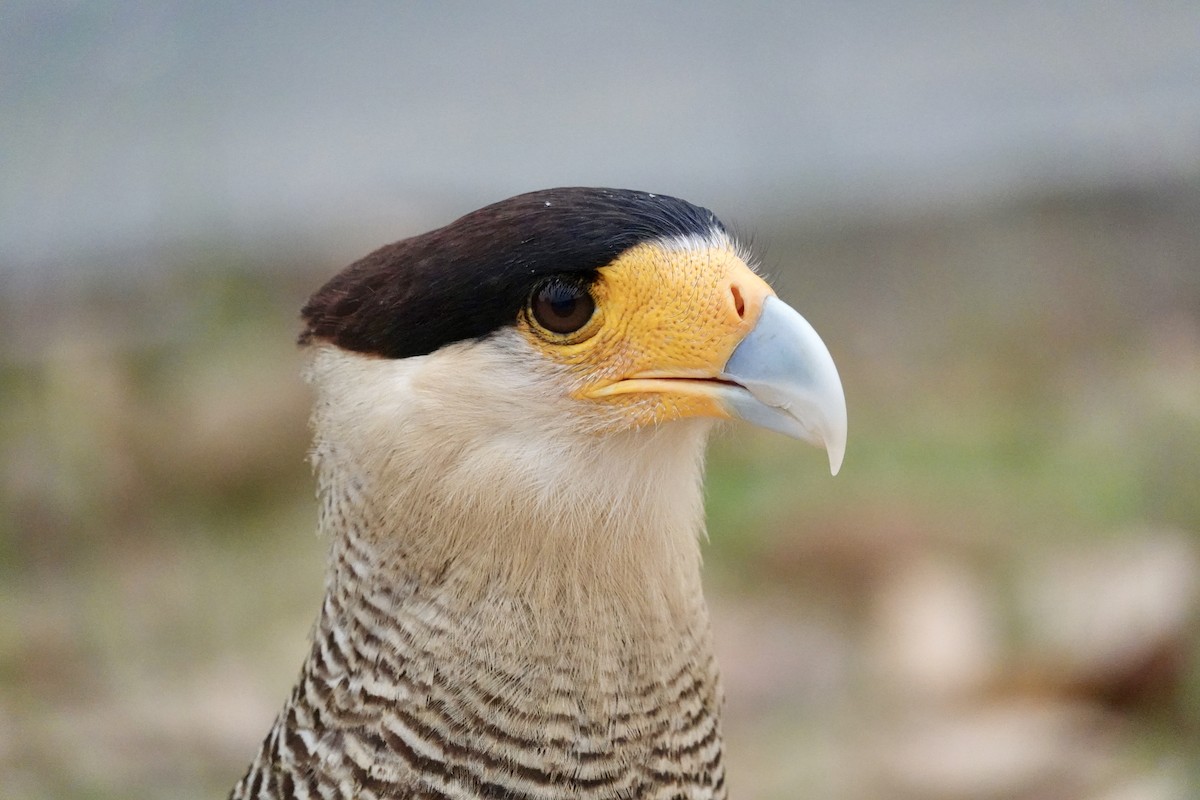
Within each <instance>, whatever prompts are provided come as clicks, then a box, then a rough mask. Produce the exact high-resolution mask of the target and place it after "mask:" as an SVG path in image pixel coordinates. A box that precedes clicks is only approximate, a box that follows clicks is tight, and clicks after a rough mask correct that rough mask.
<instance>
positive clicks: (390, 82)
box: [0, 0, 1200, 276]
mask: <svg viewBox="0 0 1200 800" xmlns="http://www.w3.org/2000/svg"><path fill="white" fill-rule="evenodd" d="M0 108H2V109H3V114H0V274H2V273H4V272H9V273H14V272H20V273H25V274H26V275H27V276H28V274H29V273H31V272H35V271H53V270H63V269H67V270H70V271H73V272H87V271H88V270H101V269H113V268H116V267H117V266H119V263H118V262H119V260H118V259H113V258H112V257H111V255H110V256H108V257H107V259H106V258H105V257H101V256H100V255H97V254H100V253H108V254H112V253H125V252H128V253H137V252H139V251H143V250H145V249H146V248H151V247H153V248H157V250H156V252H159V253H161V252H162V250H161V248H163V247H166V248H169V247H170V246H171V243H172V242H175V241H183V240H190V241H196V240H200V241H215V242H221V241H228V242H235V243H238V242H240V243H253V242H255V241H256V240H262V239H263V238H264V237H265V238H266V239H268V240H269V239H271V238H276V239H282V238H285V237H298V238H300V239H303V240H312V241H332V242H335V244H331V245H329V246H330V247H333V248H334V249H336V248H337V247H338V246H339V245H337V244H336V242H337V241H339V240H340V241H349V240H357V241H356V242H355V245H354V248H353V250H354V251H359V250H361V249H362V247H363V246H364V245H371V244H378V243H380V242H381V241H384V240H387V239H394V238H398V237H400V236H402V235H407V234H409V233H413V232H416V231H417V230H420V229H422V228H425V227H427V226H429V225H433V224H437V223H440V222H444V221H448V218H449V217H450V216H452V215H455V214H457V213H460V212H464V211H467V210H469V209H471V208H473V207H475V206H478V205H480V204H483V203H486V202H489V201H491V200H496V199H500V198H502V197H505V196H508V195H511V194H514V193H517V192H520V191H524V190H528V189H534V188H541V187H546V186H551V185H565V184H590V185H621V186H628V187H632V188H644V189H648V190H651V191H657V192H663V193H671V194H678V195H682V196H684V197H687V198H688V199H691V200H693V201H696V202H699V203H703V204H705V205H709V206H710V207H712V208H714V209H716V210H717V211H718V213H720V214H721V215H722V216H723V217H727V218H731V219H732V220H734V221H738V220H743V221H752V220H758V219H767V220H768V221H769V222H770V223H771V224H779V223H780V222H781V221H783V222H786V220H787V218H788V217H789V215H803V214H812V213H823V214H843V213H878V212H883V213H894V212H900V213H905V212H909V211H913V210H916V211H922V210H926V209H933V210H939V209H944V208H947V207H952V206H955V205H957V204H962V203H972V202H981V201H987V200H991V199H995V198H998V197H1000V198H1002V197H1004V196H1007V195H1009V194H1013V193H1019V192H1023V191H1038V190H1051V191H1053V190H1059V189H1064V188H1073V187H1078V186H1094V185H1100V186H1103V185H1110V184H1120V185H1126V184H1131V183H1132V184H1144V183H1152V182H1158V181H1173V180H1181V179H1190V178H1194V177H1196V176H1197V175H1198V174H1200V3H1197V2H1195V0H1181V1H1179V2H1153V1H1152V0H1141V1H1137V2H1135V1H1134V0H1129V1H1128V2H1071V0H1041V1H1040V2H1025V0H1017V1H1014V2H993V3H976V2H960V1H957V0H930V1H929V2H885V1H884V0H872V1H870V2H865V1H864V2H853V1H851V2H841V3H835V2H829V3H810V2H795V3H753V2H739V3H718V2H693V3H686V4H685V3H631V2H609V3H558V2H545V3H538V2H532V3H521V4H504V3H427V4H415V3H413V4H408V3H383V2H381V3H354V4H340V3H307V2H288V3H242V2H237V3H234V2H207V3H195V2H189V3H183V2H157V3H136V2H132V3H114V2H98V1H96V0H92V1H91V2H47V1H46V0H39V1H37V2H25V1H24V0H8V2H6V3H4V5H3V6H2V7H0ZM348 252H349V251H348Z"/></svg>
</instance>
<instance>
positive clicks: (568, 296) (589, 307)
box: [529, 277, 596, 334]
mask: <svg viewBox="0 0 1200 800" xmlns="http://www.w3.org/2000/svg"><path fill="white" fill-rule="evenodd" d="M529 310H530V313H532V314H533V319H534V321H535V322H536V323H537V324H538V325H540V326H542V327H543V328H545V329H546V330H548V331H550V332H551V333H558V334H567V333H574V332H575V331H577V330H579V329H580V328H582V327H583V326H584V325H586V324H587V323H588V320H590V319H591V318H592V314H593V313H594V312H595V310H596V301H595V300H594V299H592V295H591V293H590V292H589V291H588V287H587V284H586V283H584V282H583V281H579V280H576V279H572V278H563V277H555V278H550V279H549V280H547V281H545V282H544V283H542V284H541V285H539V286H538V287H537V288H536V289H534V290H533V295H532V296H531V297H530V298H529Z"/></svg>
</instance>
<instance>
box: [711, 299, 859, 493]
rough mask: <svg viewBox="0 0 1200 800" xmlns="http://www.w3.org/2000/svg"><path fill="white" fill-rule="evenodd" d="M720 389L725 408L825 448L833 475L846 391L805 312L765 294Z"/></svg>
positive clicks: (842, 445)
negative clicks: (754, 323) (760, 309)
mask: <svg viewBox="0 0 1200 800" xmlns="http://www.w3.org/2000/svg"><path fill="white" fill-rule="evenodd" d="M720 377H721V379H722V380H725V381H731V382H732V383H735V384H737V386H730V387H728V388H727V389H725V390H723V391H721V392H720V397H721V400H722V402H723V403H724V404H725V406H726V407H727V408H728V409H729V411H730V413H731V414H733V415H734V416H736V417H739V418H741V419H744V420H746V421H747V422H750V423H752V424H754V425H759V426H761V427H763V428H767V429H769V430H773V431H777V432H779V433H783V434H786V435H788V436H794V437H796V438H797V439H803V440H804V441H806V442H810V443H812V444H815V445H817V446H818V447H824V448H825V451H826V453H827V454H828V455H829V471H830V472H831V473H833V474H834V475H836V474H837V473H838V470H839V469H840V468H841V466H842V457H843V456H844V455H845V454H846V396H845V394H844V393H843V391H842V381H841V379H840V378H839V377H838V372H837V367H836V366H834V363H833V356H831V355H830V354H829V349H828V348H827V347H825V343H824V342H822V341H821V337H820V336H818V335H817V332H816V331H815V330H814V329H813V326H812V325H809V324H808V321H807V320H805V319H804V317H802V316H800V315H799V314H798V313H796V311H795V310H794V309H793V308H792V307H791V306H789V305H788V304H787V303H784V302H783V301H782V300H780V299H779V298H778V297H774V296H771V297H767V298H766V300H765V301H764V302H763V307H762V314H761V315H760V316H759V319H758V323H757V324H756V325H755V326H754V329H753V330H751V331H750V333H749V334H747V335H746V338H744V339H743V340H742V341H741V343H739V344H738V346H737V349H735V350H734V351H733V355H732V356H730V357H729V361H728V362H726V364H725V368H724V369H723V370H722V372H721V375H720Z"/></svg>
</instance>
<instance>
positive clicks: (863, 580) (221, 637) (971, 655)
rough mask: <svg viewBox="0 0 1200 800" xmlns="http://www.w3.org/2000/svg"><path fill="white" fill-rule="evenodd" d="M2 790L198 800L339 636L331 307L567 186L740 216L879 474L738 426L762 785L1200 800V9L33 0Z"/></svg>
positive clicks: (8, 35) (2, 664)
mask: <svg viewBox="0 0 1200 800" xmlns="http://www.w3.org/2000/svg"><path fill="white" fill-rule="evenodd" d="M0 109H2V113H0V608H2V609H3V613H2V615H0V785H2V786H3V790H2V791H0V793H2V794H3V795H4V796H5V797H8V798H60V797H86V798H152V797H173V798H202V797H215V796H223V794H224V793H225V792H226V791H228V788H229V786H231V785H232V783H233V782H234V781H235V780H236V779H237V778H238V777H239V775H240V773H241V771H242V769H243V768H244V767H245V765H246V763H247V762H248V760H249V758H250V757H251V755H252V753H253V751H254V749H255V747H256V746H257V743H258V741H259V740H260V738H261V737H262V736H263V735H264V734H265V733H266V731H267V729H268V728H269V726H270V723H271V720H272V718H273V716H274V713H275V711H276V709H277V708H278V707H279V705H280V704H281V703H282V701H283V699H284V697H285V695H286V693H287V691H288V689H289V688H290V686H291V682H292V680H293V678H294V677H295V674H296V671H297V670H298V667H299V665H300V662H301V659H302V657H303V654H304V652H305V650H306V643H305V638H306V635H307V631H308V627H309V625H310V624H311V622H312V620H313V619H314V618H315V614H316V610H317V604H318V602H319V598H320V593H321V581H322V563H323V558H324V551H325V547H326V543H325V542H323V541H321V540H319V539H318V538H317V537H316V536H315V535H314V531H313V527H314V521H315V505H314V501H313V499H312V488H313V487H312V481H311V479H310V476H309V474H308V468H307V465H306V463H305V460H304V457H305V449H306V446H307V429H306V414H307V405H308V397H307V394H306V390H305V387H304V386H303V384H302V382H301V381H300V379H299V377H298V373H299V371H300V369H301V367H302V363H303V360H302V355H301V353H299V352H298V350H297V348H296V347H295V346H294V345H293V340H294V337H295V334H296V333H297V329H298V323H297V316H296V315H297V310H298V308H299V307H300V305H301V304H302V303H303V301H304V299H305V297H306V296H307V294H308V293H310V292H311V291H312V290H314V289H315V288H316V287H317V286H319V285H320V283H321V282H323V281H324V280H325V279H326V278H327V277H328V276H330V275H332V274H333V273H334V272H335V271H336V270H337V269H339V268H341V267H342V266H344V265H346V264H348V263H350V262H351V261H353V260H354V259H356V258H357V257H359V256H361V255H363V254H365V253H366V252H368V251H369V250H371V249H373V248H375V247H376V246H378V245H380V244H383V243H386V242H388V241H392V240H395V239H398V238H401V237H403V236H406V235H410V234H414V233H418V232H420V231H422V230H425V229H428V228H430V227H433V226H436V225H439V224H443V223H445V222H448V221H450V220H451V219H453V218H454V217H456V216H457V215H459V214H461V213H465V212H466V211H469V210H471V209H473V208H476V207H478V206H480V205H483V204H485V203H487V202H490V201H493V200H498V199H501V198H503V197H506V196H509V195H512V194H515V193H518V192H521V191H526V190H529V189H534V188H542V187H547V186H555V185H609V186H625V187H630V188H642V189H646V190H650V191H655V192H661V193H668V194H675V195H679V196H682V197H685V198H687V199H690V200H692V201H694V202H697V203H700V204H702V205H706V206H708V207H710V208H712V209H714V210H715V211H716V212H717V213H718V214H719V215H720V216H721V217H722V218H723V219H725V220H726V222H728V223H730V224H731V225H732V226H733V227H734V228H735V229H737V230H738V231H739V232H740V233H741V234H743V235H744V236H745V237H746V238H748V239H750V240H751V241H753V243H754V244H755V246H756V248H757V249H758V251H759V253H760V254H761V256H762V265H763V267H764V269H765V270H766V272H767V273H769V274H770V275H771V276H772V277H773V279H774V281H775V283H776V285H777V287H778V288H779V290H780V294H781V295H783V297H784V298H785V299H787V300H788V301H790V302H791V303H792V304H794V305H795V306H796V307H797V308H798V309H799V310H800V311H801V312H802V313H803V314H804V315H805V316H806V317H807V318H808V319H809V320H810V321H811V322H812V323H813V324H814V326H815V327H816V328H817V329H818V330H819V331H820V332H821V334H822V336H823V337H824V338H825V341H826V342H827V343H828V344H829V347H830V349H831V351H832V352H833V354H834V357H835V359H836V360H837V363H838V365H839V368H840V370H841V374H842V377H843V381H844V383H845V388H846V395H847V399H848V404H849V413H850V442H849V448H848V451H847V454H846V461H845V465H844V467H843V470H842V473H841V474H840V475H839V476H838V477H837V478H830V476H829V475H828V472H827V470H826V469H825V461H824V457H823V454H821V453H819V452H817V451H815V450H812V449H810V448H807V447H805V446H804V445H802V444H799V443H797V442H793V441H791V440H786V439H783V438H781V437H777V436H772V435H769V434H765V433H761V432H758V431H754V430H751V429H749V428H745V427H731V428H729V429H728V430H726V431H723V432H722V434H721V435H720V436H718V437H717V439H716V441H715V442H714V446H713V448H712V457H711V462H710V478H709V483H708V498H709V500H708V502H709V528H710V541H709V542H708V544H707V545H706V570H707V573H706V576H707V580H708V585H709V597H710V600H711V605H712V609H713V617H714V625H715V628H716V636H717V641H718V647H719V650H720V658H721V661H722V665H723V668H724V672H725V676H726V684H727V694H728V707H727V723H726V739H727V750H728V758H729V770H730V783H731V785H732V792H733V796H734V797H735V798H752V799H753V798H761V799H762V800H768V799H774V798H779V799H780V800H789V799H791V798H798V797H821V798H845V799H846V800H876V799H879V800H885V799H890V798H912V800H926V799H927V798H932V799H934V800H938V799H940V798H945V799H947V800H949V799H951V798H971V799H975V798H979V799H981V800H983V799H990V798H996V799H1002V798H1012V799H1014V800H1035V799H1037V800H1041V799H1043V798H1055V799H1056V800H1070V799H1071V798H1079V799H1080V800H1085V799H1086V800H1176V799H1177V798H1178V799H1180V800H1182V799H1183V798H1192V797H1197V796H1200V639H1198V637H1197V634H1198V632H1200V631H1198V624H1200V617H1198V611H1200V6H1197V5H1196V4H1194V3H1189V2H1177V3H1168V2H1161V3H1160V2H1132V0H1130V2H1125V3H1084V2H1069V1H1068V0H1050V2H1040V3H1032V2H1029V3H1027V2H1014V3H1006V4H991V5H989V6H984V5H983V4H970V3H955V2H950V1H949V0H931V2H920V3H891V2H884V1H883V0H871V1H866V0H864V2H855V3H844V4H817V3H796V4H778V5H776V4H770V3H748V4H747V3H741V4H736V7H735V4H730V5H729V6H728V7H727V6H725V5H723V4H719V3H716V2H702V3H694V4H689V5H687V6H684V5H679V4H670V5H668V4H661V5H654V6H648V5H642V4H635V3H615V4H603V5H599V4H597V5H595V6H592V5H585V4H579V5H575V6H563V5H559V4H550V3H545V4H541V3H527V4H522V5H517V6H510V7H506V8H500V7H499V6H497V7H495V8H491V7H488V8H484V7H482V6H476V5H473V4H461V5H459V4H436V5H430V6H428V7H421V8H415V7H402V6H400V5H398V4H397V5H391V4H378V5H374V4H367V5H355V6H354V7H352V8H349V7H342V6H340V5H339V6H326V5H323V4H309V3H299V4H287V5H252V6H245V7H243V6H242V5H241V4H233V3H210V4H179V3H160V4H156V5H154V6H153V7H151V6H149V5H147V6H145V7H141V6H139V5H138V4H128V5H125V4H115V3H107V2H97V3H70V2H62V3H42V2H24V0H21V1H19V2H13V3H6V4H5V5H4V7H3V8H2V9H0Z"/></svg>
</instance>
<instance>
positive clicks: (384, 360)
mask: <svg viewBox="0 0 1200 800" xmlns="http://www.w3.org/2000/svg"><path fill="white" fill-rule="evenodd" d="M757 269H758V268H757V266H756V265H755V260H754V258H753V255H752V254H751V253H750V251H749V249H748V248H747V247H746V246H745V245H744V244H743V243H741V242H740V240H739V239H738V238H737V237H736V236H734V234H732V233H731V232H730V231H729V229H727V228H726V226H725V225H724V224H723V223H722V222H721V221H720V220H719V219H718V218H717V217H716V216H715V215H714V214H713V212H711V211H709V210H707V209H706V208H703V207H700V206H697V205H693V204H691V203H689V202H687V201H684V200H681V199H677V198H674V197H670V196H665V195H660V194H653V193H649V192H642V191H632V190H622V189H602V188H584V187H571V188H557V189H546V190H541V191H534V192H529V193H526V194H521V195H517V196H515V197H511V198H509V199H507V200H502V201H500V202H497V203H493V204H491V205H488V206H485V207H483V208H481V209H479V210H477V211H473V212H471V213H468V214H466V215H465V216H463V217H461V218H459V219H458V220H456V221H454V222H451V223H450V224H448V225H446V226H444V227H441V228H438V229H436V230H433V231H430V232H427V233H424V234H421V235H417V236H413V237H411V238H407V239H403V240H401V241H398V242H395V243H393V244H389V245H386V246H384V247H381V248H380V249H378V250H376V251H374V252H372V253H370V254H369V255H367V256H366V257H364V258H362V259H361V260H359V261H357V262H355V263H353V264H351V265H350V266H348V267H346V268H345V269H344V270H342V271H341V272H339V273H337V274H336V275H335V276H334V277H332V278H331V279H330V280H329V281H328V282H327V283H326V284H325V285H324V286H322V287H321V288H320V289H319V290H318V291H317V292H316V293H315V294H313V295H312V297H311V298H310V299H309V301H308V302H307V304H306V305H305V306H304V308H303V310H302V312H301V316H302V321H303V332H302V333H301V335H300V338H299V342H300V345H301V347H302V348H303V349H304V351H305V352H306V356H307V362H306V363H307V365H306V367H305V378H306V380H307V382H308V384H309V385H310V387H311V391H312V394H313V411H312V418H311V427H312V432H313V444H312V449H311V451H310V458H311V461H312V464H313V469H314V473H315V478H316V483H317V487H318V488H317V495H318V521H317V525H318V529H319V530H320V532H321V533H323V534H324V535H325V536H326V537H328V541H329V548H330V549H329V560H328V569H327V574H326V579H325V595H324V599H323V601H322V604H321V607H320V611H319V614H318V620H317V622H316V624H315V626H314V628H313V630H312V633H311V647H310V649H309V652H308V655H307V658H306V660H305V661H304V664H303V666H302V668H301V672H300V676H299V679H298V681H297V683H296V684H295V687H294V689H293V690H292V692H291V694H290V696H289V697H288V699H287V700H286V702H285V704H284V706H283V709H282V711H280V713H279V714H278V716H277V718H276V720H275V722H274V725H273V727H272V728H271V729H270V732H269V733H268V734H267V736H266V738H265V739H264V740H263V742H262V745H261V747H260V749H259V750H258V752H257V754H256V755H255V756H254V759H253V762H252V763H251V764H250V766H249V768H248V770H247V771H246V772H245V774H244V776H243V777H242V778H241V780H240V781H239V782H238V783H237V784H236V786H235V787H234V788H233V790H232V792H231V794H230V797H231V798H233V800H243V799H246V800H249V799H250V798H351V797H353V798H376V799H378V800H383V799H384V798H463V799H466V798H470V799H475V798H497V799H499V798H511V799H513V800H516V799H518V798H520V799H523V800H549V799H550V798H553V799H554V800H616V799H617V798H639V800H640V799H643V798H644V799H647V800H649V799H650V798H660V799H661V800H667V799H668V798H671V799H674V798H689V799H690V800H700V799H701V798H705V799H707V798H725V797H726V796H727V794H728V788H727V782H726V774H725V765H724V761H723V754H722V753H723V742H722V734H721V708H722V705H723V702H724V694H723V689H722V686H721V680H720V675H719V671H718V667H717V664H716V662H715V660H714V655H713V642H712V632H711V628H710V623H709V615H708V610H707V605H706V602H705V599H704V596H703V593H702V591H701V544H702V540H703V539H704V537H705V536H706V533H705V523H704V511H703V470H704V453H705V446H706V441H707V439H708V437H709V433H710V432H711V431H712V430H713V428H714V427H715V426H718V425H720V424H721V422H722V421H723V420H734V419H741V420H745V421H748V422H749V423H751V424H753V425H757V426H759V427H763V428H766V429H769V430H773V431H776V432H779V433H783V434H786V435H789V436H792V437H795V438H798V439H802V440H805V441H808V442H810V443H813V444H816V445H818V446H820V447H824V448H825V449H826V451H827V455H828V459H829V464H830V469H831V471H832V472H833V473H834V474H836V473H837V471H838V469H839V467H840V465H841V462H842V458H843V454H844V452H845V444H846V403H845V396H844V392H843V388H842V383H841V380H840V378H839V376H838V372H837V368H836V366H835V365H834V361H833V358H832V356H831V355H830V352H829V350H828V348H827V347H826V346H825V344H824V343H823V342H822V340H821V338H820V336H819V335H818V334H817V333H816V331H815V330H814V329H813V327H812V326H811V325H810V324H809V323H808V322H807V321H806V320H805V319H804V318H803V317H802V316H801V315H800V314H799V313H798V312H797V311H795V310H794V309H793V308H792V307H791V306H789V305H787V304H786V303H784V302H783V301H782V300H780V299H779V297H778V296H777V295H776V294H775V292H774V290H773V289H772V288H771V287H770V286H769V285H768V283H767V282H766V281H765V280H764V279H763V278H762V277H761V276H760V275H759V273H758V271H757Z"/></svg>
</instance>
